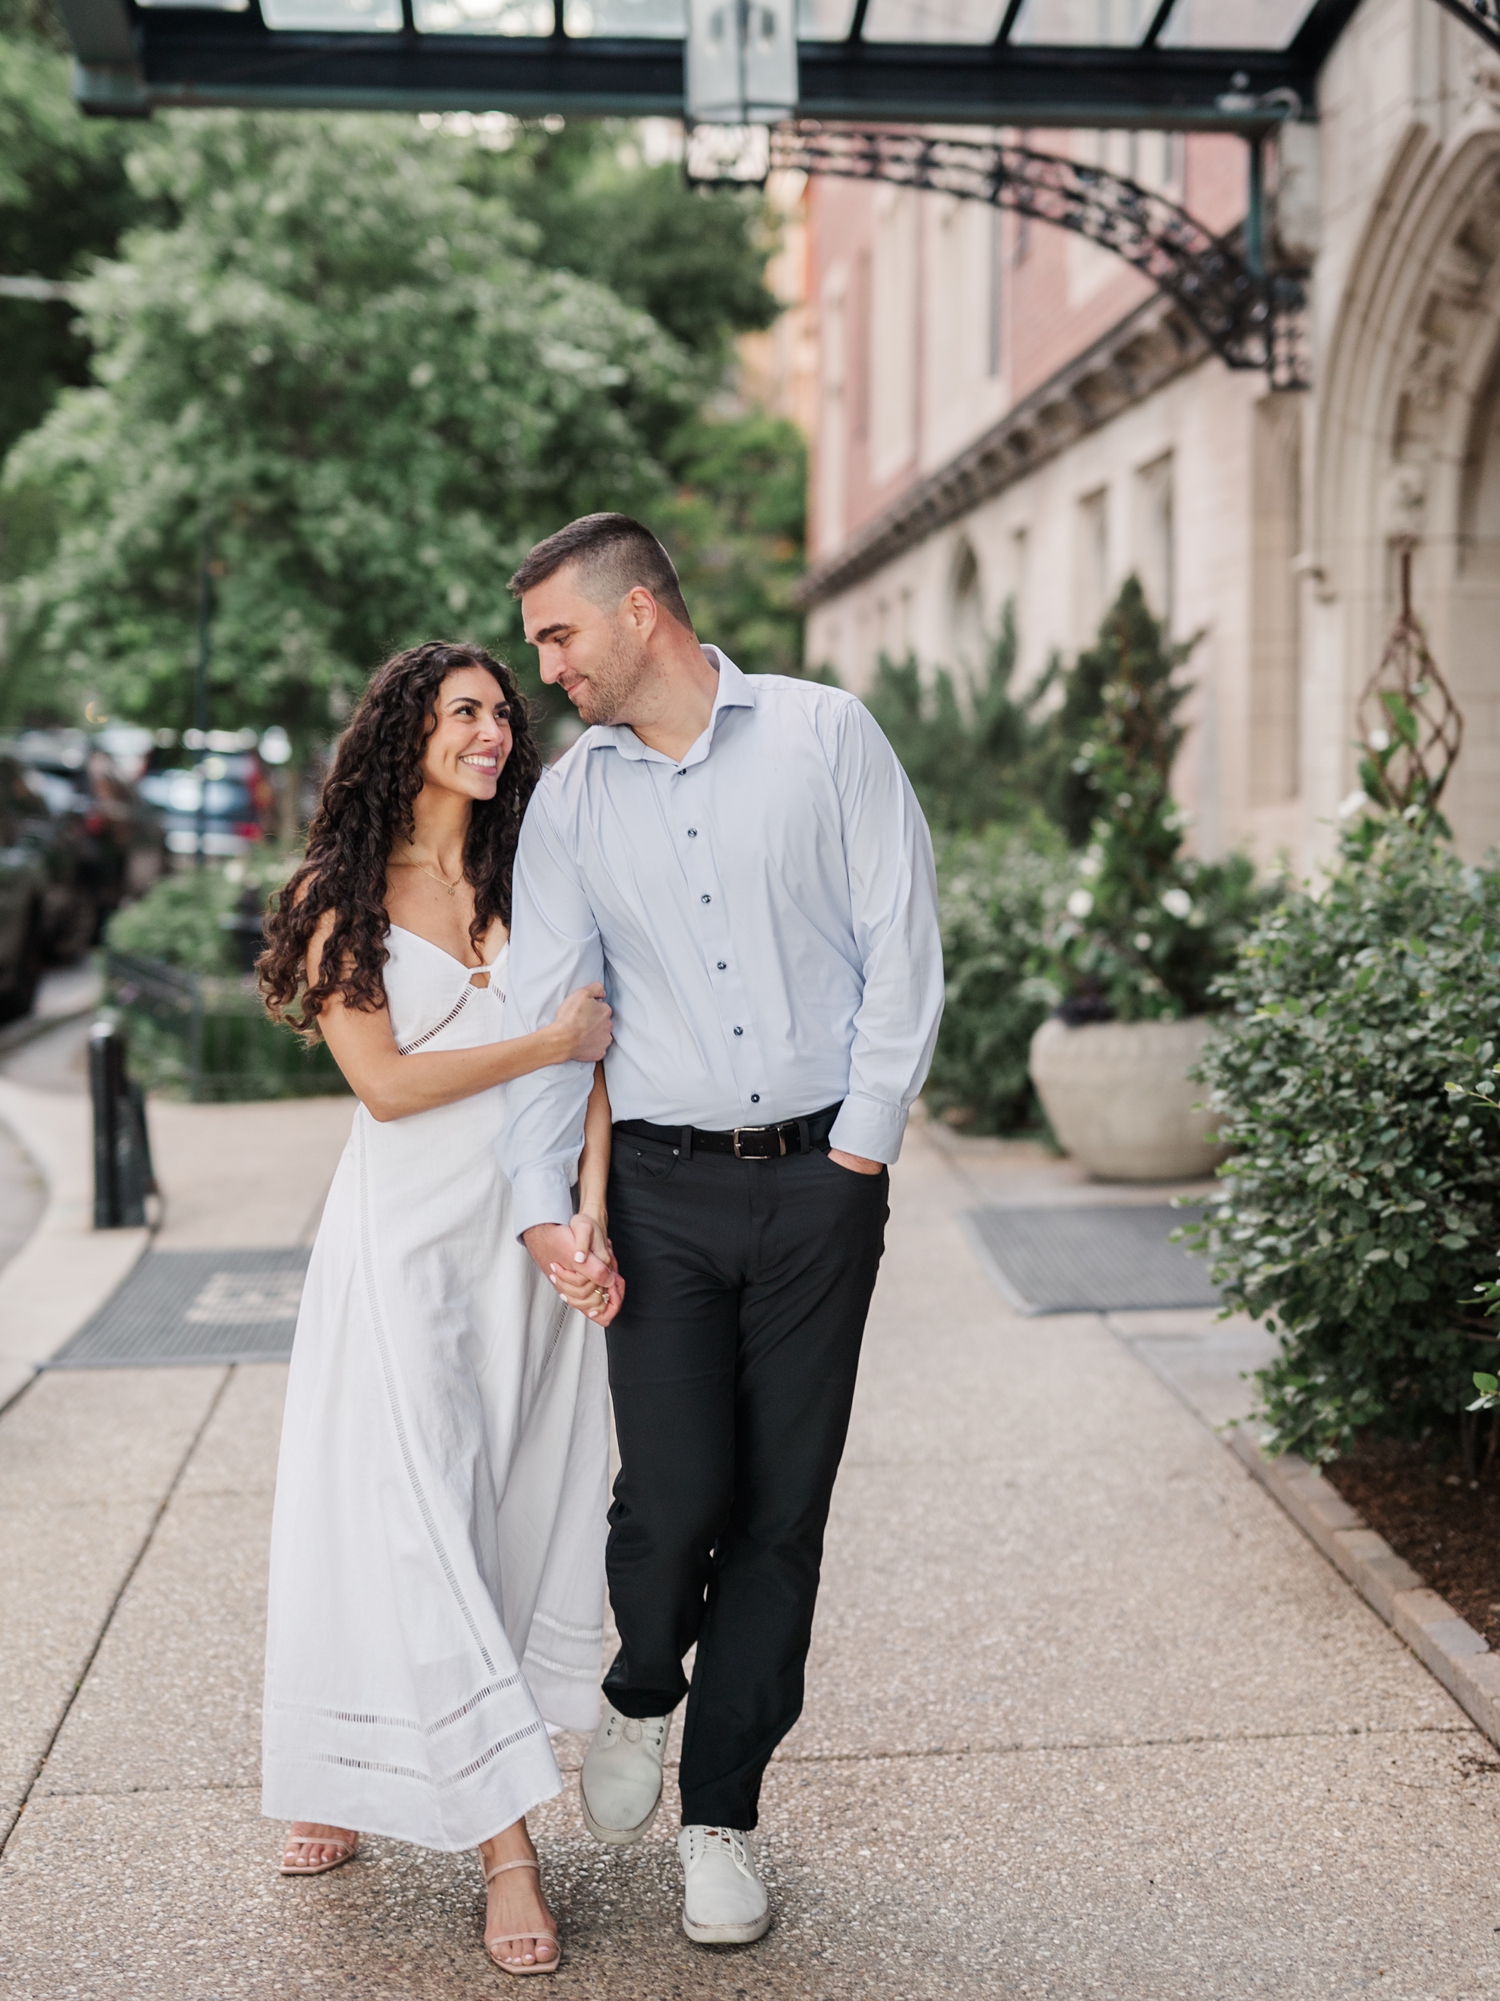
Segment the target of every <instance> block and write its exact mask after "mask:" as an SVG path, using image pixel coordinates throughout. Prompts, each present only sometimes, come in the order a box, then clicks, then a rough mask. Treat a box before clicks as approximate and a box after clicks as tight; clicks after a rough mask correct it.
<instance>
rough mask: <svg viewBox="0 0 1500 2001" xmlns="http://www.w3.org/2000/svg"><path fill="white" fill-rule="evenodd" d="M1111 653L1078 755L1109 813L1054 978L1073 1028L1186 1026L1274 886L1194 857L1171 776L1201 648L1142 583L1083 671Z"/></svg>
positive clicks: (1240, 857) (1056, 942)
mask: <svg viewBox="0 0 1500 2001" xmlns="http://www.w3.org/2000/svg"><path fill="white" fill-rule="evenodd" d="M1111 652H1112V653H1113V657H1114V661H1115V671H1114V674H1113V677H1112V678H1111V679H1110V680H1109V681H1108V683H1107V684H1106V685H1105V687H1104V689H1103V695H1102V702H1103V714H1102V720H1101V723H1100V726H1099V727H1098V729H1097V731H1096V733H1095V734H1094V736H1093V737H1092V738H1091V739H1090V740H1089V741H1088V742H1086V743H1085V744H1084V745H1083V746H1082V748H1081V750H1080V752H1079V755H1078V757H1077V759H1076V761H1075V774H1076V776H1077V777H1078V779H1079V781H1080V783H1083V784H1085V785H1086V787H1087V793H1088V796H1089V797H1091V798H1092V799H1093V801H1094V803H1095V808H1096V818H1095V819H1094V823H1093V828H1092V831H1091V835H1090V840H1089V845H1088V847H1087V848H1086V849H1085V850H1084V852H1083V854H1082V855H1081V856H1080V857H1079V859H1078V862H1077V870H1076V881H1075V886H1074V888H1073V889H1072V891H1071V893H1070V894H1069V895H1068V897H1067V898H1066V900H1065V902H1064V903H1063V905H1062V908H1061V910H1060V912H1059V915H1058V918H1057V921H1056V922H1055V924H1054V925H1053V927H1052V930H1051V935H1050V938H1049V945H1050V950H1051V960H1052V976H1053V978H1054V979H1055V981H1056V983H1057V986H1058V988H1059V990H1060V992H1061V995H1062V1007H1061V1010H1060V1011H1061V1013H1062V1014H1063V1016H1064V1018H1065V1019H1066V1020H1070V1021H1074V1022H1082V1021H1098V1020H1104V1019H1112V1020H1115V1021H1173V1020H1176V1019H1178V1018H1179V1017H1181V1016H1182V1015H1187V1014H1202V1013H1204V1012H1205V1011H1206V1010H1208V1009H1209V1008H1211V1007H1213V1006H1214V1005H1215V1004H1216V1003H1215V1000H1214V998H1213V985H1214V981H1215V980H1216V978H1217V977H1218V975H1219V974H1220V973H1222V972H1225V971H1227V970H1228V968H1229V966H1230V965H1231V964H1232V963H1233V960H1234V954H1235V950H1236V948H1237V946H1238V944H1239V942H1240V940H1241V938H1242V937H1243V936H1244V934H1245V932H1246V930H1247V929H1248V928H1249V926H1250V924H1251V923H1252V922H1253V921H1254V918H1255V917H1256V915H1257V914H1258V913H1259V912H1260V911H1261V910H1262V909H1263V908H1264V907H1265V905H1266V903H1267V901H1268V900H1269V898H1270V896H1271V895H1272V894H1274V892H1273V891H1271V890H1269V889H1266V888H1262V887H1260V886H1258V885H1257V883H1256V880H1255V868H1254V864H1253V863H1252V862H1251V860H1250V858H1249V856H1248V855H1244V854H1234V855H1230V856H1229V857H1228V858H1227V859H1226V860H1224V861H1222V862H1205V861H1198V860H1196V859H1194V858H1193V857H1191V856H1188V855H1184V854H1183V853H1182V842H1183V836H1184V833H1185V830H1186V826H1187V822H1186V820H1185V819H1184V817H1183V815H1182V813H1181V812H1180V811H1179V810H1178V808H1177V806H1176V805H1175V803H1174V802H1173V799H1172V795H1171V792H1170V790H1169V782H1170V778H1171V771H1172V761H1173V759H1174V758H1175V757H1176V755H1177V750H1178V746H1179V745H1180V743H1181V741H1182V728H1181V725H1180V724H1179V723H1178V722H1177V720H1176V713H1177V708H1178V705H1179V704H1180V702H1181V701H1182V697H1183V694H1184V692H1185V690H1184V689H1182V688H1181V687H1179V686H1177V685H1175V684H1174V683H1173V680H1172V675H1173V672H1174V670H1175V669H1176V667H1177V665H1178V664H1179V662H1180V661H1181V660H1182V659H1183V657H1184V656H1185V654H1186V652H1187V649H1186V648H1185V647H1181V646H1173V645H1170V644H1169V643H1168V641H1167V638H1166V634H1165V632H1164V631H1163V629H1162V627H1161V626H1160V625H1159V624H1158V623H1157V621H1156V620H1155V619H1154V618H1152V616H1151V613H1150V611H1149V610H1148V609H1147V607H1146V601H1145V599H1144V597H1143V596H1142V594H1141V588H1140V585H1139V584H1138V583H1137V582H1136V580H1135V578H1134V577H1129V578H1127V579H1126V582H1125V585H1124V587H1123V589H1122V590H1121V592H1120V595H1119V597H1118V598H1117V599H1116V601H1115V603H1114V605H1113V606H1112V607H1111V608H1110V610H1109V612H1108V613H1107V614H1106V616H1105V620H1104V624H1103V625H1102V627H1101V628H1100V632H1099V644H1098V646H1097V647H1096V648H1095V649H1094V654H1093V655H1092V656H1083V657H1080V661H1079V668H1078V672H1079V673H1080V674H1081V673H1082V670H1083V665H1084V658H1090V659H1093V660H1094V661H1095V663H1096V664H1097V659H1098V658H1099V657H1104V656H1107V655H1109V654H1110V653H1111ZM1091 671H1092V670H1091ZM1065 831H1066V829H1065Z"/></svg>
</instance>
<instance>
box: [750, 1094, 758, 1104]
mask: <svg viewBox="0 0 1500 2001" xmlns="http://www.w3.org/2000/svg"><path fill="white" fill-rule="evenodd" d="M750 1102H751V1104H752V1105H758V1104H759V1103H760V1092H759V1091H752V1092H751V1093H750Z"/></svg>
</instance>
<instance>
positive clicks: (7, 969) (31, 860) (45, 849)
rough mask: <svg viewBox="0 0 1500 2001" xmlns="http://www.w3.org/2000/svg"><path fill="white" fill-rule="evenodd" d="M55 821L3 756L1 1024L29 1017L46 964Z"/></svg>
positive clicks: (0, 790)
mask: <svg viewBox="0 0 1500 2001" xmlns="http://www.w3.org/2000/svg"><path fill="white" fill-rule="evenodd" d="M51 820H52V816H51V814H50V812H49V811H48V808H47V803H46V801H45V800H44V799H43V798H42V797H41V795H40V793H38V792H37V790H36V788H35V787H34V785H33V784H32V781H31V778H30V776H29V775H28V773H27V771H26V768H25V766H24V765H21V764H18V763H17V762H16V760H15V759H14V758H11V757H0V1021H15V1020H17V1019H18V1018H19V1017H20V1016H21V1015H23V1014H29V1013H30V1011H31V1004H32V1001H33V1000H34V999H35V998H36V986H37V981H38V980H39V979H40V978H41V976H42V968H43V966H44V965H45V964H46V962H47V934H48V917H49V911H51V910H55V908H56V896H55V890H54V881H53V871H52V867H51V857H50V849H49V843H50V840H51V834H52V825H51Z"/></svg>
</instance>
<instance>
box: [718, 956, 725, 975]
mask: <svg viewBox="0 0 1500 2001" xmlns="http://www.w3.org/2000/svg"><path fill="white" fill-rule="evenodd" d="M723 970H724V961H723V960H722V959H720V961H719V971H720V972H721V973H722V972H723Z"/></svg>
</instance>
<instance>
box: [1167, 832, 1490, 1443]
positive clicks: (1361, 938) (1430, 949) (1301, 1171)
mask: <svg viewBox="0 0 1500 2001" xmlns="http://www.w3.org/2000/svg"><path fill="white" fill-rule="evenodd" d="M1220 991H1221V994H1222V996H1223V998H1224V999H1225V1000H1227V1001H1228V1002H1229V1003H1230V1004H1231V1005H1232V1007H1233V1009H1234V1014H1235V1017H1236V1018H1235V1021H1234V1024H1233V1027H1232V1029H1230V1030H1227V1031H1226V1032H1225V1033H1223V1034H1221V1035H1218V1036H1216V1037H1215V1038H1214V1039H1213V1040H1212V1041H1211V1042H1210V1044H1209V1047H1208V1049H1207V1051H1206V1052H1205V1055H1204V1059H1203V1066H1202V1072H1201V1074H1202V1076H1203V1078H1204V1080H1205V1082H1206V1083H1207V1084H1208V1085H1209V1086H1210V1088H1211V1091H1212V1094H1213V1104H1214V1108H1215V1109H1216V1111H1218V1113H1219V1115H1220V1117H1219V1130H1220V1133H1221V1135H1222V1136H1223V1137H1224V1138H1225V1139H1227V1140H1228V1141H1229V1142H1230V1143H1231V1144H1232V1145H1233V1146H1234V1147H1235V1149H1236V1151H1235V1155H1234V1157H1233V1158H1232V1159H1231V1160H1230V1161H1229V1162H1228V1164H1227V1165H1226V1166H1225V1167H1224V1168H1223V1169H1222V1170H1221V1173H1222V1176H1223V1179H1224V1182H1225V1192H1224V1195H1223V1198H1222V1201H1221V1203H1220V1204H1218V1205H1216V1206H1215V1207H1214V1208H1213V1209H1211V1210H1210V1212H1209V1216H1208V1218H1207V1219H1206V1220H1205V1222H1204V1223H1203V1224H1202V1225H1200V1226H1197V1227H1195V1228H1194V1229H1193V1230H1190V1231H1189V1232H1187V1233H1186V1236H1187V1240H1188V1241H1189V1243H1190V1244H1192V1246H1193V1248H1195V1249H1198V1250H1200V1251H1202V1252H1204V1253H1205V1254H1206V1255H1207V1256H1208V1257H1209V1258H1210V1260H1211V1262H1212V1267H1213V1274H1214V1277H1215V1279H1216V1280H1217V1281H1218V1282H1219V1284H1220V1285H1221V1286H1222V1287H1223V1288H1224V1298H1225V1301H1226V1303H1227V1304H1229V1305H1230V1306H1237V1307H1242V1308H1244V1309H1245V1310H1246V1311H1248V1312H1250V1313H1253V1314H1255V1315H1257V1316H1265V1318H1266V1320H1267V1324H1268V1325H1270V1326H1272V1327H1273V1328H1276V1329H1279V1331H1280V1333H1281V1336H1282V1349H1281V1353H1280V1355H1279V1356H1278V1357H1277V1359H1276V1360H1275V1361H1274V1362H1273V1363H1272V1364H1271V1366H1270V1367H1269V1368H1267V1369H1264V1370H1262V1371H1260V1373H1259V1378H1258V1380H1259V1383H1260V1388H1261V1393H1262V1398H1263V1401H1264V1408H1265V1414H1266V1415H1267V1417H1268V1418H1269V1423H1270V1443H1271V1444H1272V1446H1273V1448H1274V1449H1276V1450H1285V1449H1288V1448H1292V1449H1295V1450H1297V1451H1299V1452H1302V1453H1305V1454H1306V1455H1307V1456H1308V1457H1310V1458H1313V1459H1320V1460H1321V1459H1329V1458H1333V1457H1335V1456H1336V1455H1338V1454H1339V1453H1341V1452H1344V1451H1346V1450H1348V1448H1349V1446H1350V1444H1351V1442H1352V1439H1353V1436H1354V1433H1355V1432H1356V1430H1358V1429H1360V1428H1361V1427H1365V1426H1369V1427H1372V1428H1374V1429H1376V1430H1378V1431H1382V1432H1388V1433H1394V1434H1398V1435H1403V1436H1415V1435H1419V1434H1420V1433H1421V1432H1422V1431H1424V1430H1425V1429H1426V1428H1427V1427H1429V1426H1433V1425H1439V1424H1442V1425H1449V1426H1451V1425H1452V1424H1453V1422H1454V1420H1455V1418H1456V1416H1457V1414H1458V1413H1459V1412H1460V1411H1462V1410H1463V1408H1464V1406H1465V1405H1466V1404H1467V1403H1468V1402H1469V1400H1470V1399H1471V1397H1472V1390H1471V1388H1470V1384H1471V1381H1472V1374H1473V1370H1474V1367H1475V1364H1476V1362H1483V1361H1485V1360H1487V1359H1488V1358H1489V1357H1491V1356H1493V1353H1494V1349H1493V1346H1492V1345H1484V1344H1485V1343H1486V1342H1492V1341H1493V1332H1492V1330H1489V1329H1487V1328H1486V1326H1485V1322H1484V1320H1483V1318H1482V1317H1480V1316H1479V1314H1478V1311H1477V1307H1476V1305H1475V1303H1474V1302H1475V1293H1476V1289H1477V1288H1479V1287H1480V1285H1481V1283H1482V1282H1483V1281H1484V1280H1485V1279H1486V1278H1487V1277H1488V1275H1489V1273H1490V1271H1491V1270H1492V1269H1493V1262H1494V1253H1493V1245H1494V1216H1495V1202H1496V1195H1497V1191H1500V1122H1497V1121H1496V1120H1494V1119H1493V1118H1489V1117H1486V1116H1484V1115H1482V1114H1479V1115H1476V1114H1475V1113H1474V1112H1473V1111H1465V1110H1464V1109H1463V1108H1462V1105H1461V1104H1459V1103H1455V1102H1452V1101H1450V1097H1449V1093H1448V1090H1447V1088H1446V1087H1447V1086H1448V1085H1449V1084H1450V1083H1451V1084H1454V1085H1455V1086H1456V1087H1457V1091H1458V1092H1460V1093H1461V1092H1463V1091H1469V1090H1475V1089H1477V1088H1478V1087H1479V1085H1480V1084H1481V1083H1482V1082H1484V1081H1486V1079H1487V1078H1488V1075H1489V1069H1490V1066H1491V1065H1492V1064H1493V1063H1494V1062H1495V1056H1496V1024H1497V1018H1500V873H1497V871H1495V870H1494V869H1488V868H1472V867H1468V866H1466V865H1465V864H1464V863H1463V862H1462V861H1460V860H1459V858H1458V857H1457V855H1455V854H1454V852H1453V850H1452V849H1451V847H1449V846H1448V845H1447V843H1446V842H1445V841H1443V840H1442V839H1441V838H1440V836H1439V835H1438V834H1437V833H1436V831H1435V830H1433V829H1432V828H1431V827H1430V826H1429V827H1426V828H1424V827H1422V826H1420V825H1417V824H1412V823H1410V822H1408V821H1404V820H1400V819H1394V820H1389V821H1385V822H1383V823H1379V822H1374V821H1369V822H1365V823H1363V824H1362V825H1361V826H1360V827H1358V828H1357V829H1354V830H1352V831H1350V832H1349V833H1347V834H1346V835H1345V836H1344V839H1343V843H1342V850H1341V854H1340V857H1339V860H1338V863H1337V866H1336V867H1335V869H1334V870H1333V873H1332V874H1331V876H1330V878H1329V880H1328V881H1327V883H1326V885H1325V886H1324V887H1323V889H1322V890H1321V891H1319V892H1318V893H1317V894H1314V893H1312V892H1311V891H1308V890H1300V891H1298V892H1296V893H1295V894H1292V895H1290V896H1288V897H1287V898H1286V900H1285V901H1284V902H1283V903H1282V904H1281V905H1280V906H1279V907H1277V908H1276V909H1274V910H1272V911H1271V912H1270V913H1269V914H1268V915H1267V916H1265V917H1264V918H1263V920H1262V921H1261V923H1260V925H1259V927H1258V928H1257V930H1256V931H1255V932H1254V934H1253V935H1252V937H1251V938H1250V940H1249V942H1248V943H1247V945H1246V946H1245V948H1244V950H1243V952H1242V954H1241V957H1240V960H1239V963H1238V965H1237V966H1236V967H1235V969H1234V971H1233V972H1232V973H1231V974H1230V975H1229V976H1228V977H1227V978H1226V979H1225V980H1224V981H1223V982H1222V983H1221V989H1220Z"/></svg>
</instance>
